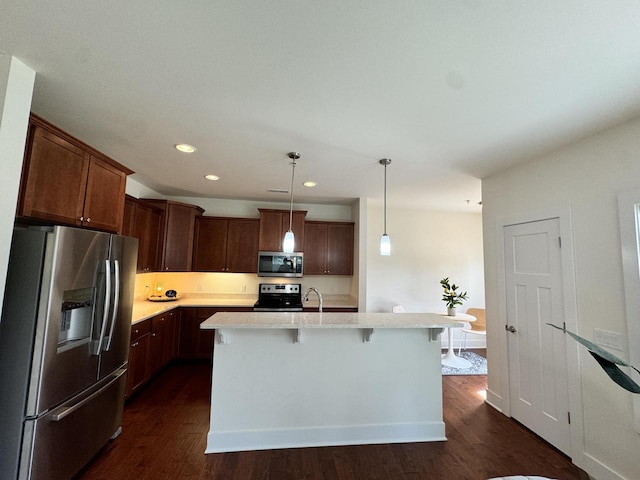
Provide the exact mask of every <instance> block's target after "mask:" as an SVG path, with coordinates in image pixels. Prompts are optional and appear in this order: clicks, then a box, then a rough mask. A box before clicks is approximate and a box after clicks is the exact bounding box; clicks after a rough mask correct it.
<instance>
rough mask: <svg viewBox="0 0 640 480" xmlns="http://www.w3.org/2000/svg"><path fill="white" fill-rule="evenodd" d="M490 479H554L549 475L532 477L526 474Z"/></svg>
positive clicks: (492, 479)
mask: <svg viewBox="0 0 640 480" xmlns="http://www.w3.org/2000/svg"><path fill="white" fill-rule="evenodd" d="M489 480H553V479H552V478H547V477H530V476H524V475H515V476H513V477H495V478H490V479H489Z"/></svg>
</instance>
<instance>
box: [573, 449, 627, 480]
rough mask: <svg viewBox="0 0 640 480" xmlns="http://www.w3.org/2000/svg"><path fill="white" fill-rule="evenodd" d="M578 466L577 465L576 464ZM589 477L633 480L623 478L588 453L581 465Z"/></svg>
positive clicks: (602, 479) (604, 479)
mask: <svg viewBox="0 0 640 480" xmlns="http://www.w3.org/2000/svg"><path fill="white" fill-rule="evenodd" d="M576 465H577V464H576ZM578 466H579V467H580V468H582V469H583V470H584V471H585V472H587V474H588V475H589V477H591V478H593V479H597V480H632V479H631V478H627V477H623V476H622V475H620V474H619V473H617V472H614V471H613V470H611V469H610V468H609V467H607V466H606V465H605V464H604V463H602V462H600V461H599V460H597V459H596V458H594V457H592V456H591V455H589V454H588V453H586V452H584V453H583V455H582V460H581V462H580V465H578Z"/></svg>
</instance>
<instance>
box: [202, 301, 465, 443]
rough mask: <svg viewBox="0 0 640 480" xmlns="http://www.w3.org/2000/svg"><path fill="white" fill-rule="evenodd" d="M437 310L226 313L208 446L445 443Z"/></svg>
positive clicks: (208, 325)
mask: <svg viewBox="0 0 640 480" xmlns="http://www.w3.org/2000/svg"><path fill="white" fill-rule="evenodd" d="M461 326H462V324H461V323H459V322H455V321H451V320H448V319H447V318H446V317H443V316H441V315H437V314H429V313H424V314H419V313H409V314H402V315H400V314H392V313H305V312H296V313H289V312H282V313H254V312H247V313H229V312H220V313H216V314H215V315H213V316H211V317H210V318H209V319H207V320H206V321H205V322H203V323H202V324H201V327H200V328H202V329H215V331H216V342H215V346H214V355H213V376H212V392H211V422H210V430H209V435H208V437H207V448H206V453H216V452H232V451H242V450H261V449H274V448H292V447H310V446H324V445H357V444H371V443H398V442H424V441H440V440H446V437H445V428H444V422H443V418H442V378H441V366H440V339H439V335H440V333H441V332H442V330H443V329H444V328H449V327H461Z"/></svg>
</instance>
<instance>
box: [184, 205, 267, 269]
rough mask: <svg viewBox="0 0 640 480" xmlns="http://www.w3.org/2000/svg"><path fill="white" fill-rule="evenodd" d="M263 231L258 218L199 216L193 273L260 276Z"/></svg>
mask: <svg viewBox="0 0 640 480" xmlns="http://www.w3.org/2000/svg"><path fill="white" fill-rule="evenodd" d="M259 231H260V221H259V220H258V219H256V218H226V217H198V218H197V219H196V228H195V238H194V250H193V270H195V271H199V272H235V273H256V271H257V269H258V235H259Z"/></svg>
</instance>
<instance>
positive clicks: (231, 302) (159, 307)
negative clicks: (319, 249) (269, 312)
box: [131, 295, 358, 324]
mask: <svg viewBox="0 0 640 480" xmlns="http://www.w3.org/2000/svg"><path fill="white" fill-rule="evenodd" d="M257 300H258V296H257V295H235V296H225V295H213V296H185V297H181V298H179V299H178V300H175V301H171V302H151V301H149V300H141V301H137V302H134V304H133V312H132V315H131V323H132V324H135V323H138V322H141V321H143V320H146V319H148V318H151V317H154V316H156V315H160V314H162V313H165V312H168V311H169V310H172V309H174V308H177V307H202V308H206V307H210V308H225V307H229V308H241V307H246V308H253V305H254V304H255V303H256V301H257ZM304 307H305V308H314V307H318V302H317V301H313V300H311V301H309V302H305V304H304ZM357 307H358V303H357V301H356V300H355V299H353V298H351V297H348V298H345V296H344V295H336V296H335V297H334V298H332V297H331V296H328V298H326V299H325V301H324V308H357Z"/></svg>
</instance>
